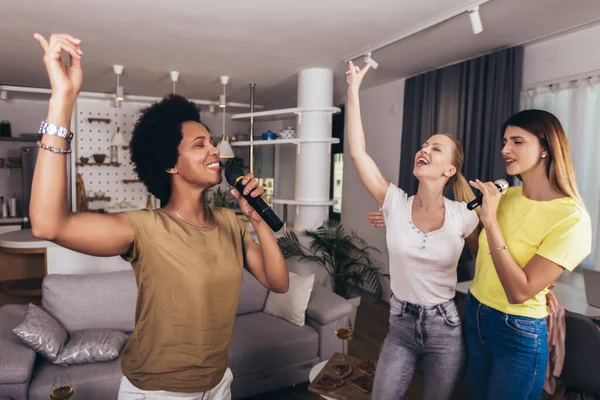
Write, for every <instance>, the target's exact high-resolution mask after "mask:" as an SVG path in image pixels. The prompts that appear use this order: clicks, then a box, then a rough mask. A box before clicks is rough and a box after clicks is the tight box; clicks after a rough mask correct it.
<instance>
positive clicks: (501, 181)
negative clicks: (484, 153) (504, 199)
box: [467, 179, 508, 210]
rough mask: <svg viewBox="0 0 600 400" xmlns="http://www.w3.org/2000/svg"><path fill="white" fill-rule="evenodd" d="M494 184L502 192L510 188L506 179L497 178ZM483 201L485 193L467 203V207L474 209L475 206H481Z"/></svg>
mask: <svg viewBox="0 0 600 400" xmlns="http://www.w3.org/2000/svg"><path fill="white" fill-rule="evenodd" d="M494 185H496V187H497V188H498V190H499V191H500V194H504V192H506V189H508V182H506V181H505V180H504V179H497V180H496V181H494ZM482 201H483V194H480V195H479V196H477V197H476V198H475V200H472V201H470V202H469V203H468V204H467V208H468V209H469V210H473V209H475V207H477V206H480V205H481V202H482Z"/></svg>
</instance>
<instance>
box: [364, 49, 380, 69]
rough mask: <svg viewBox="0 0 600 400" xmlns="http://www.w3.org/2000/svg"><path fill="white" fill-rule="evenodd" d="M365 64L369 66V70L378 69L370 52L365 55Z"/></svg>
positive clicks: (377, 64)
mask: <svg viewBox="0 0 600 400" xmlns="http://www.w3.org/2000/svg"><path fill="white" fill-rule="evenodd" d="M365 63H367V64H371V68H373V69H377V67H379V63H378V62H377V61H375V60H373V59H372V58H371V52H368V53H367V54H366V55H365Z"/></svg>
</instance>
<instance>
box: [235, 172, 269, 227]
mask: <svg viewBox="0 0 600 400" xmlns="http://www.w3.org/2000/svg"><path fill="white" fill-rule="evenodd" d="M242 184H244V185H246V186H245V187H244V195H247V194H250V196H251V197H259V196H261V197H262V198H263V200H264V201H265V202H266V201H267V199H266V195H265V189H263V188H262V187H261V186H259V185H258V182H257V181H256V179H254V175H252V174H248V175H246V176H244V178H243V179H242ZM231 194H232V195H233V197H235V198H236V199H237V201H238V204H239V205H240V209H241V210H242V212H243V213H244V214H245V215H246V216H247V217H248V219H249V220H250V222H260V221H262V218H261V217H260V215H258V213H257V212H256V211H255V210H254V208H252V206H251V205H250V204H249V203H248V200H246V199H245V198H244V196H242V195H241V194H240V192H239V191H238V190H237V189H236V188H233V189H231Z"/></svg>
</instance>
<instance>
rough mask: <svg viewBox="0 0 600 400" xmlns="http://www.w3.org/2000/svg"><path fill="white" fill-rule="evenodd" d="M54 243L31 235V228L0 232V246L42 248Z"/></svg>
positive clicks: (52, 245)
mask: <svg viewBox="0 0 600 400" xmlns="http://www.w3.org/2000/svg"><path fill="white" fill-rule="evenodd" d="M55 246H57V245H56V244H54V243H52V242H49V241H47V240H42V239H38V238H36V237H34V236H33V233H32V232H31V229H22V230H18V231H14V232H7V233H3V234H0V247H1V248H5V249H44V248H48V247H55Z"/></svg>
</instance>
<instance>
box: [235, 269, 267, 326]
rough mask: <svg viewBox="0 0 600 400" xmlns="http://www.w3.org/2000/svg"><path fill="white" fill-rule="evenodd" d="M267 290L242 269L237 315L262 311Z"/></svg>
mask: <svg viewBox="0 0 600 400" xmlns="http://www.w3.org/2000/svg"><path fill="white" fill-rule="evenodd" d="M268 294H269V290H268V289H267V288H266V287H264V286H263V285H261V284H260V282H259V281H257V280H256V278H255V277H253V276H252V274H250V272H248V271H247V270H245V269H244V272H243V275H242V293H241V295H240V302H239V304H238V308H237V315H242V314H248V313H253V312H257V311H262V310H263V308H264V307H265V302H266V301H267V295H268Z"/></svg>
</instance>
